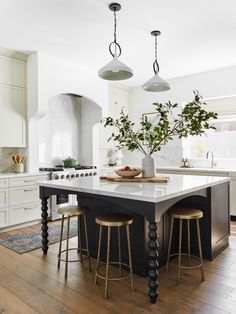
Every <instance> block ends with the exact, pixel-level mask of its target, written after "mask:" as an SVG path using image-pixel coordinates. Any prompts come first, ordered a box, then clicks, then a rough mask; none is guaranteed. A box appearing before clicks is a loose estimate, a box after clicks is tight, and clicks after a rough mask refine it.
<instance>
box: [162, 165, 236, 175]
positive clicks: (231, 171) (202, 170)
mask: <svg viewBox="0 0 236 314" xmlns="http://www.w3.org/2000/svg"><path fill="white" fill-rule="evenodd" d="M158 171H161V172H163V171H173V172H176V171H178V172H179V173H180V172H181V173H183V172H196V173H209V174H211V173H214V174H217V173H219V174H225V175H227V176H236V170H235V169H230V168H225V169H224V168H198V167H195V168H194V167H190V168H181V167H158V168H157V172H158Z"/></svg>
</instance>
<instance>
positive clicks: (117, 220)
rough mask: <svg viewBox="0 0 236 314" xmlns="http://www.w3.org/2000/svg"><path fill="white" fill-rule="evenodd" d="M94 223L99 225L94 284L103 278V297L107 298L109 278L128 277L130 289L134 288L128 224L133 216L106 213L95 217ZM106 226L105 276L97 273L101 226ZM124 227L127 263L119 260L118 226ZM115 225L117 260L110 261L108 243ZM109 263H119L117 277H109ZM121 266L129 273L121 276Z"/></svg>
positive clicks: (119, 278)
mask: <svg viewBox="0 0 236 314" xmlns="http://www.w3.org/2000/svg"><path fill="white" fill-rule="evenodd" d="M96 223H97V224H99V225H100V230H99V242H98V255H97V265H96V270H95V284H97V282H98V277H99V278H101V279H104V280H105V298H108V282H109V281H110V280H121V279H125V278H128V277H130V283H131V291H133V290H134V284H133V268H132V257H131V245H130V231H129V225H131V224H132V223H133V218H132V217H131V216H128V215H124V214H107V215H104V216H99V217H96ZM103 226H105V227H107V229H108V230H107V231H108V235H107V260H106V265H105V266H106V276H105V277H104V276H102V275H101V274H100V273H99V266H100V265H99V261H100V251H101V241H102V227H103ZM122 226H125V227H126V235H127V243H128V255H129V264H125V263H122V262H121V241H120V227H122ZM112 227H117V229H118V250H119V252H118V254H119V262H110V261H109V259H110V244H111V228H112ZM109 265H119V273H120V276H119V277H114V278H109ZM122 266H126V267H128V269H129V274H128V275H126V276H122Z"/></svg>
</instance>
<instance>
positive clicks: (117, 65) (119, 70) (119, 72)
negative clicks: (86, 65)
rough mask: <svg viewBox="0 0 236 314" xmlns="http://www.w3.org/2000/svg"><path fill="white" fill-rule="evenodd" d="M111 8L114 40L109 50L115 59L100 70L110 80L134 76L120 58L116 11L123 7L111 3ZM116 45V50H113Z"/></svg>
mask: <svg viewBox="0 0 236 314" xmlns="http://www.w3.org/2000/svg"><path fill="white" fill-rule="evenodd" d="M109 9H110V10H111V11H113V12H114V41H113V42H111V43H110V45H109V51H110V54H111V55H112V57H113V59H112V60H111V61H110V62H109V63H107V64H106V65H105V66H104V67H102V68H101V69H100V70H99V71H98V76H99V77H101V78H102V79H104V80H108V81H121V80H126V79H128V78H130V77H132V76H133V71H132V70H131V69H130V68H129V67H128V66H127V65H125V64H124V63H123V62H121V61H120V60H118V58H119V56H120V55H121V47H120V45H119V44H118V43H117V41H116V12H117V11H119V10H120V9H121V5H120V4H119V3H111V4H110V5H109ZM112 46H114V52H112Z"/></svg>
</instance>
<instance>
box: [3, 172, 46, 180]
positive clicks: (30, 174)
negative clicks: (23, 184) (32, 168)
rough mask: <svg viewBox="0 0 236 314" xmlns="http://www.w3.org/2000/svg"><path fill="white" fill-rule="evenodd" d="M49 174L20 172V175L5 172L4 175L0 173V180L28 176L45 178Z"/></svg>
mask: <svg viewBox="0 0 236 314" xmlns="http://www.w3.org/2000/svg"><path fill="white" fill-rule="evenodd" d="M49 174H50V172H47V171H43V172H42V171H40V172H39V171H36V172H22V173H14V172H6V173H0V179H9V178H20V177H29V176H45V175H49Z"/></svg>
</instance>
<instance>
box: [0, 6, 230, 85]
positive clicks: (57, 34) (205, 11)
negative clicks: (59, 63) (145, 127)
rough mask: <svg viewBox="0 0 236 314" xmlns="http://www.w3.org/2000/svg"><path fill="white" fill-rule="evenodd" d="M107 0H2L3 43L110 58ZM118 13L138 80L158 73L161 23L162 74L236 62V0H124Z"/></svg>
mask: <svg viewBox="0 0 236 314" xmlns="http://www.w3.org/2000/svg"><path fill="white" fill-rule="evenodd" d="M110 2H112V1H106V0H83V1H81V0H21V1H19V0H0V8H1V9H0V46H2V47H4V48H12V49H17V50H23V51H36V50H39V51H44V52H46V53H49V54H52V55H57V56H60V57H63V58H68V59H71V60H77V61H79V62H82V63H87V64H89V65H91V67H93V69H94V73H97V71H98V69H99V68H100V67H102V66H103V65H104V64H105V63H107V62H108V61H110V59H111V56H110V55H109V52H108V45H109V43H110V42H111V41H112V40H113V13H112V12H111V11H110V10H109V9H108V7H107V4H108V3H110ZM118 2H119V3H121V5H122V9H121V11H119V12H118V13H117V22H118V25H117V27H118V30H117V31H118V34H117V40H118V42H119V43H120V45H121V47H122V55H121V58H120V59H121V61H123V62H125V63H126V64H127V65H128V66H130V67H131V68H132V69H133V71H134V77H133V78H132V79H130V80H127V81H126V83H127V84H130V85H133V86H134V85H137V84H142V83H144V81H146V80H147V79H149V78H150V77H151V76H152V62H153V59H154V38H153V37H152V36H151V35H150V31H151V30H154V29H158V30H160V31H161V32H162V35H161V36H160V37H159V38H158V61H159V65H160V75H161V76H162V77H163V78H165V79H169V78H173V77H178V76H183V75H188V74H193V73H198V72H202V71H207V70H211V69H216V68H221V67H226V66H230V65H235V64H236V1H235V0H225V1H223V0H208V1H206V0H195V1H193V0H178V1H177V0H165V1H163V0H162V1H160V0H146V1H144V0H122V1H118Z"/></svg>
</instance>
